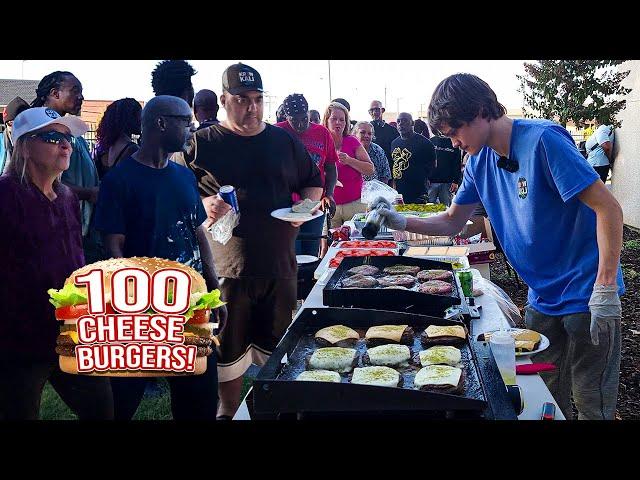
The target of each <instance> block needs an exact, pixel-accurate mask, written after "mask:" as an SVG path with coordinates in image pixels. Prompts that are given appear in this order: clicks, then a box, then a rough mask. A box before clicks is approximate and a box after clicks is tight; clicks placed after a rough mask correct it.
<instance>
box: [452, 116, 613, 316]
mask: <svg viewBox="0 0 640 480" xmlns="http://www.w3.org/2000/svg"><path fill="white" fill-rule="evenodd" d="M509 158H510V159H514V160H517V161H518V162H519V169H518V171H517V172H515V173H510V172H508V171H506V170H504V169H501V168H498V166H497V161H498V159H499V155H498V154H497V153H496V152H495V151H494V150H492V149H491V148H489V147H487V146H485V147H484V148H483V149H482V150H481V151H480V152H479V153H478V154H477V155H473V156H471V157H470V158H469V161H468V163H467V166H466V168H465V172H464V179H463V182H462V186H461V187H460V190H459V191H458V194H457V195H456V197H455V200H454V202H455V203H457V204H459V205H466V204H471V203H477V202H480V201H481V202H482V204H483V205H484V207H485V209H486V210H487V213H488V215H489V218H490V220H491V224H492V225H493V227H494V228H495V231H496V235H497V237H498V240H499V241H500V244H501V245H502V248H503V250H504V252H505V255H506V257H507V259H508V260H509V262H510V263H511V264H512V265H513V267H514V268H515V269H516V271H517V272H518V273H519V274H520V276H521V277H522V279H523V280H524V281H525V282H526V283H527V285H529V296H528V300H529V303H530V305H531V306H532V307H533V308H535V309H536V310H538V311H539V312H542V313H544V314H546V315H567V314H571V313H579V312H588V311H589V307H588V302H589V298H590V297H591V293H592V291H593V284H594V283H595V279H596V274H597V271H598V244H597V241H596V215H595V212H594V211H593V210H591V209H590V208H589V207H588V206H587V205H585V204H584V203H582V202H581V201H580V200H579V199H578V194H579V193H580V192H582V191H583V190H584V189H585V188H587V187H588V186H590V185H591V184H592V183H593V182H595V181H596V180H598V179H599V178H600V177H599V176H598V174H597V173H596V172H595V171H594V170H593V168H591V166H590V165H589V164H588V163H587V162H585V161H584V158H583V157H582V155H581V154H580V152H579V151H578V149H577V148H576V146H575V143H574V142H573V139H572V138H571V135H570V134H569V133H568V132H567V131H566V130H565V129H564V128H562V127H561V126H559V125H557V124H555V123H553V122H550V121H548V120H514V121H513V130H512V132H511V146H510V152H509ZM617 282H618V285H619V293H620V294H621V295H622V293H624V283H623V281H622V270H621V269H620V266H618V280H617Z"/></svg>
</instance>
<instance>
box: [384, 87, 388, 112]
mask: <svg viewBox="0 0 640 480" xmlns="http://www.w3.org/2000/svg"><path fill="white" fill-rule="evenodd" d="M386 106H387V86H386V85H385V86H384V107H385V108H386Z"/></svg>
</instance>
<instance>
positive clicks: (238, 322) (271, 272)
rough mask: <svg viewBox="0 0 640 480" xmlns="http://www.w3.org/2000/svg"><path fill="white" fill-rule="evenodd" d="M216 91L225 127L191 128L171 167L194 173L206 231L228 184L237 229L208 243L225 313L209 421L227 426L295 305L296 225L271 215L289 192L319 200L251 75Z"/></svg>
mask: <svg viewBox="0 0 640 480" xmlns="http://www.w3.org/2000/svg"><path fill="white" fill-rule="evenodd" d="M222 89H223V93H222V95H221V97H220V102H221V104H222V106H223V107H224V109H225V110H226V112H227V118H226V120H224V121H222V122H220V124H218V125H211V126H210V127H207V128H203V129H201V130H198V132H196V135H195V137H194V138H193V139H192V141H191V143H190V145H189V147H188V149H187V152H186V153H185V154H184V158H183V159H176V160H177V161H178V162H179V163H184V164H186V165H187V166H189V168H191V169H192V170H193V172H194V173H195V174H196V177H197V179H198V188H199V190H200V195H201V196H202V197H204V198H203V204H204V207H205V210H206V212H207V214H208V216H209V220H208V224H209V225H212V224H213V223H215V222H217V221H218V220H220V219H221V218H222V217H223V216H224V215H225V214H226V213H227V212H228V211H229V210H230V208H231V207H230V206H229V205H227V204H226V203H225V202H224V201H222V199H220V198H219V197H218V196H217V194H218V192H219V190H220V187H221V186H223V185H232V186H234V187H235V190H236V195H237V197H238V205H239V208H240V223H239V225H238V226H237V227H236V228H235V229H234V231H233V236H232V238H231V239H230V240H229V242H228V243H226V244H225V245H222V244H220V243H218V242H215V241H213V240H212V239H211V236H209V240H210V241H209V243H210V245H211V248H212V251H213V257H214V260H215V263H216V268H217V271H218V275H219V276H220V278H221V280H220V290H221V291H222V299H223V300H224V301H226V302H227V307H228V312H229V313H228V318H229V321H228V322H227V327H226V328H225V330H224V332H222V333H221V335H220V341H221V346H220V351H221V355H220V361H219V367H218V376H219V380H220V387H219V392H220V407H219V409H218V416H219V418H225V419H226V418H230V417H232V416H233V414H234V413H235V411H236V410H237V408H238V406H239V405H240V392H241V389H242V376H243V374H244V373H245V372H246V370H247V369H248V368H249V367H250V366H251V364H252V363H255V364H258V365H263V364H264V363H265V362H266V360H267V359H268V356H269V355H270V354H271V352H272V351H273V349H274V348H275V346H276V345H277V344H278V342H279V341H280V339H281V337H282V335H283V334H284V332H285V330H286V328H287V327H288V326H289V324H290V323H291V314H292V311H293V310H294V309H295V305H296V297H297V295H296V293H297V292H296V289H297V263H296V256H295V250H294V241H295V238H296V236H297V235H298V227H299V226H300V225H301V224H300V223H289V222H284V221H282V220H278V219H275V218H273V217H272V216H271V212H272V211H273V210H276V209H279V208H284V207H290V206H291V204H292V199H291V195H292V193H294V192H296V193H298V194H300V196H301V197H302V198H303V199H304V198H310V199H311V200H320V198H321V197H322V181H321V177H320V171H319V170H318V168H317V167H316V165H315V163H314V162H313V160H312V159H311V157H310V156H309V154H308V153H307V151H306V149H305V147H304V145H303V144H302V142H301V141H300V140H298V139H297V138H295V136H294V135H292V134H290V133H289V132H287V131H286V130H284V129H282V128H279V127H276V126H273V125H268V124H266V123H264V122H263V121H262V113H263V102H262V92H263V88H262V79H261V78H260V74H259V73H258V72H257V71H256V70H255V69H253V68H251V67H250V66H248V65H243V64H240V63H239V64H236V65H231V66H230V67H229V68H227V69H226V70H225V72H224V73H223V75H222ZM205 225H206V223H205Z"/></svg>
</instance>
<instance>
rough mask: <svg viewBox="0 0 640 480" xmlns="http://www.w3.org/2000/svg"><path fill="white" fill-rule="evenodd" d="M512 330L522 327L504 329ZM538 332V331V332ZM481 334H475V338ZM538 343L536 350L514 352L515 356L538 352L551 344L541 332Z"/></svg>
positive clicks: (525, 355)
mask: <svg viewBox="0 0 640 480" xmlns="http://www.w3.org/2000/svg"><path fill="white" fill-rule="evenodd" d="M512 330H522V328H507V329H506V331H508V332H510V331H512ZM497 331H498V330H492V331H490V332H483V333H493V332H497ZM538 333H540V332H538ZM480 335H482V334H479V335H476V339H477V338H478V337H479V336H480ZM540 337H541V338H540V345H538V348H537V349H536V350H533V351H531V352H516V357H527V356H529V355H533V354H534V353H538V352H541V351H543V350H546V349H547V348H549V345H551V342H550V341H549V339H548V338H547V337H545V336H544V335H543V334H541V333H540Z"/></svg>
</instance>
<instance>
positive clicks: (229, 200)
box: [218, 185, 240, 213]
mask: <svg viewBox="0 0 640 480" xmlns="http://www.w3.org/2000/svg"><path fill="white" fill-rule="evenodd" d="M218 195H220V198H222V200H224V203H226V204H228V205H231V208H233V210H234V211H235V212H236V213H240V206H239V205H238V196H237V195H236V189H235V187H234V186H233V185H223V186H222V187H220V191H219V192H218Z"/></svg>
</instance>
